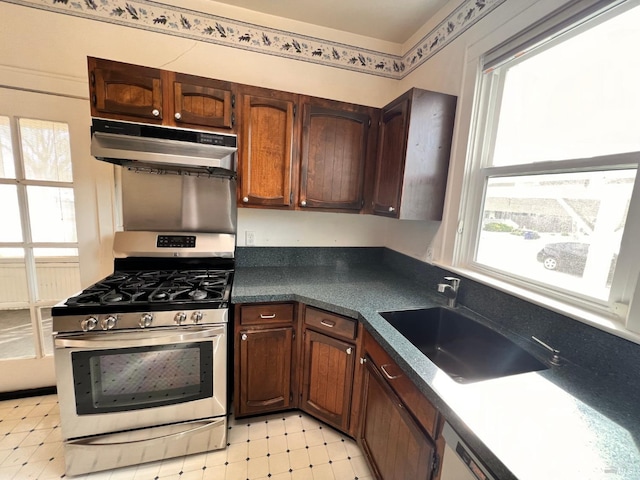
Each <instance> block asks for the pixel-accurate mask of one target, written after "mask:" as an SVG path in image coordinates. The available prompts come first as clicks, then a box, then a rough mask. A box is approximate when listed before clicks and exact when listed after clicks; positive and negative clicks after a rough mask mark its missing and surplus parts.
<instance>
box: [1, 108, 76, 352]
mask: <svg viewBox="0 0 640 480" xmlns="http://www.w3.org/2000/svg"><path fill="white" fill-rule="evenodd" d="M72 181H73V176H72V171H71V147H70V138H69V129H68V125H67V124H66V123H62V122H53V121H43V120H37V119H29V118H17V117H9V116H0V204H2V206H3V207H2V219H3V222H2V223H3V225H2V228H1V229H0V347H2V348H0V359H6V358H30V357H42V356H44V355H50V354H52V353H53V350H52V345H51V315H50V307H51V305H53V304H55V303H56V302H58V301H60V300H61V299H62V298H64V297H66V296H68V295H69V294H71V293H73V292H75V291H77V290H79V287H80V276H79V265H78V245H77V238H76V221H75V207H74V191H73V183H72Z"/></svg>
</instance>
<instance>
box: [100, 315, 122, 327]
mask: <svg viewBox="0 0 640 480" xmlns="http://www.w3.org/2000/svg"><path fill="white" fill-rule="evenodd" d="M117 321H118V318H117V317H115V316H113V315H109V316H108V317H107V318H103V319H102V320H100V327H101V328H102V329H103V330H111V329H112V328H114V327H115V326H116V322H117Z"/></svg>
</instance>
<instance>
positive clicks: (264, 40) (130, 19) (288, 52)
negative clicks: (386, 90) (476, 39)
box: [0, 0, 506, 80]
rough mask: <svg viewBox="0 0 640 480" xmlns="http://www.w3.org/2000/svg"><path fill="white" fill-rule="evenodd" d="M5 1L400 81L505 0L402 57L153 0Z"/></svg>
mask: <svg viewBox="0 0 640 480" xmlns="http://www.w3.org/2000/svg"><path fill="white" fill-rule="evenodd" d="M0 1H5V2H7V3H13V4H17V5H22V6H25V7H33V8H38V9H41V10H47V11H50V12H56V13H62V14H65V15H73V16H77V17H82V18H88V19H92V20H97V21H101V22H107V23H113V24H116V25H123V26H127V27H133V28H140V29H143V30H149V31H153V32H157V33H164V34H167V35H174V36H179V37H184V38H189V39H193V40H199V41H203V42H209V43H215V44H218V45H224V46H228V47H232V48H239V49H242V50H250V51H253V52H259V53H264V54H268V55H276V56H279V57H285V58H290V59H295V60H301V61H305V62H310V63H316V64H320V65H325V66H329V67H336V68H342V69H346V70H352V71H357V72H361V73H367V74H371V75H377V76H382V77H387V78H393V79H398V80H399V79H401V78H404V77H405V76H406V75H408V74H409V73H411V72H412V71H413V70H415V69H416V68H417V67H418V66H420V65H422V64H423V63H424V62H425V61H426V60H428V59H429V58H431V57H432V56H433V55H435V54H436V53H437V52H439V51H440V50H442V49H443V48H444V47H445V46H446V45H447V44H449V43H450V42H452V41H453V40H454V39H455V38H457V37H458V36H459V35H461V34H462V33H463V32H464V31H466V30H467V29H469V28H470V27H471V26H472V25H474V24H475V23H477V22H478V21H479V20H480V19H482V18H483V17H485V16H486V15H487V14H488V13H489V12H491V11H493V10H494V9H495V8H497V7H498V6H500V5H501V4H502V3H504V2H505V1H506V0H464V1H463V2H462V3H461V4H460V6H458V8H456V9H455V10H454V11H453V12H452V13H451V14H450V15H449V16H448V17H447V18H446V19H445V20H443V21H442V22H441V23H440V24H439V25H438V26H437V27H436V28H434V29H433V30H432V31H431V32H429V33H428V34H427V35H425V36H424V37H423V38H422V39H421V40H420V41H419V42H418V43H417V44H416V45H415V46H414V47H412V48H411V49H409V51H407V52H406V53H405V54H404V55H403V56H397V55H390V54H387V53H383V52H376V51H373V50H367V49H364V48H359V47H355V46H352V45H345V44H342V43H336V42H332V41H330V40H324V39H320V38H313V37H309V36H305V35H299V34H297V33H292V32H287V31H284V30H277V29H272V28H268V27H263V26H260V25H254V24H250V23H245V22H241V21H238V20H233V19H229V18H224V17H219V16H216V15H210V14H207V13H202V12H197V11H193V10H188V9H185V8H181V7H175V6H172V5H165V4H162V3H158V2H154V1H150V0H0Z"/></svg>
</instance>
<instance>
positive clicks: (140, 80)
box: [87, 57, 235, 130]
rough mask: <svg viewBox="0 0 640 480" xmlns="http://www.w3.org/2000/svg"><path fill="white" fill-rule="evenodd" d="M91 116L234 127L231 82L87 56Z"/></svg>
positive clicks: (203, 126) (208, 127)
mask: <svg viewBox="0 0 640 480" xmlns="http://www.w3.org/2000/svg"><path fill="white" fill-rule="evenodd" d="M87 61H88V65H89V90H90V97H91V115H92V116H93V117H102V118H111V119H115V120H127V121H133V122H143V123H152V124H161V125H169V126H177V127H182V128H196V129H205V130H208V129H225V130H227V129H232V128H233V127H234V121H235V114H234V103H235V95H234V92H233V90H234V86H233V85H232V84H231V83H229V82H223V81H220V80H214V79H209V78H203V77H197V76H194V75H185V74H181V73H175V72H170V71H166V70H160V69H157V68H149V67H141V66H138V65H131V64H128V63H120V62H113V61H111V60H103V59H99V58H93V57H89V58H88V60H87Z"/></svg>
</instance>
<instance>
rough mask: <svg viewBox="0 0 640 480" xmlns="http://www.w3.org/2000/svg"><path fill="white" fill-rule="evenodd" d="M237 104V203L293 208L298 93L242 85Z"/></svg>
mask: <svg viewBox="0 0 640 480" xmlns="http://www.w3.org/2000/svg"><path fill="white" fill-rule="evenodd" d="M240 103H241V107H240V108H241V112H240V118H241V127H240V139H239V143H240V151H239V162H238V163H239V169H238V170H239V171H238V175H239V182H238V183H239V185H240V188H239V189H238V193H239V195H238V196H239V198H238V205H241V206H261V207H277V208H293V205H294V203H293V202H294V195H295V193H296V192H295V190H294V188H295V186H294V182H293V178H294V177H295V176H296V175H297V164H296V162H294V157H295V152H296V149H297V137H298V135H297V129H296V127H295V121H294V117H295V115H296V114H297V109H298V95H294V94H289V93H285V92H278V91H275V90H268V89H262V88H254V87H244V88H242V89H241V94H240Z"/></svg>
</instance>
